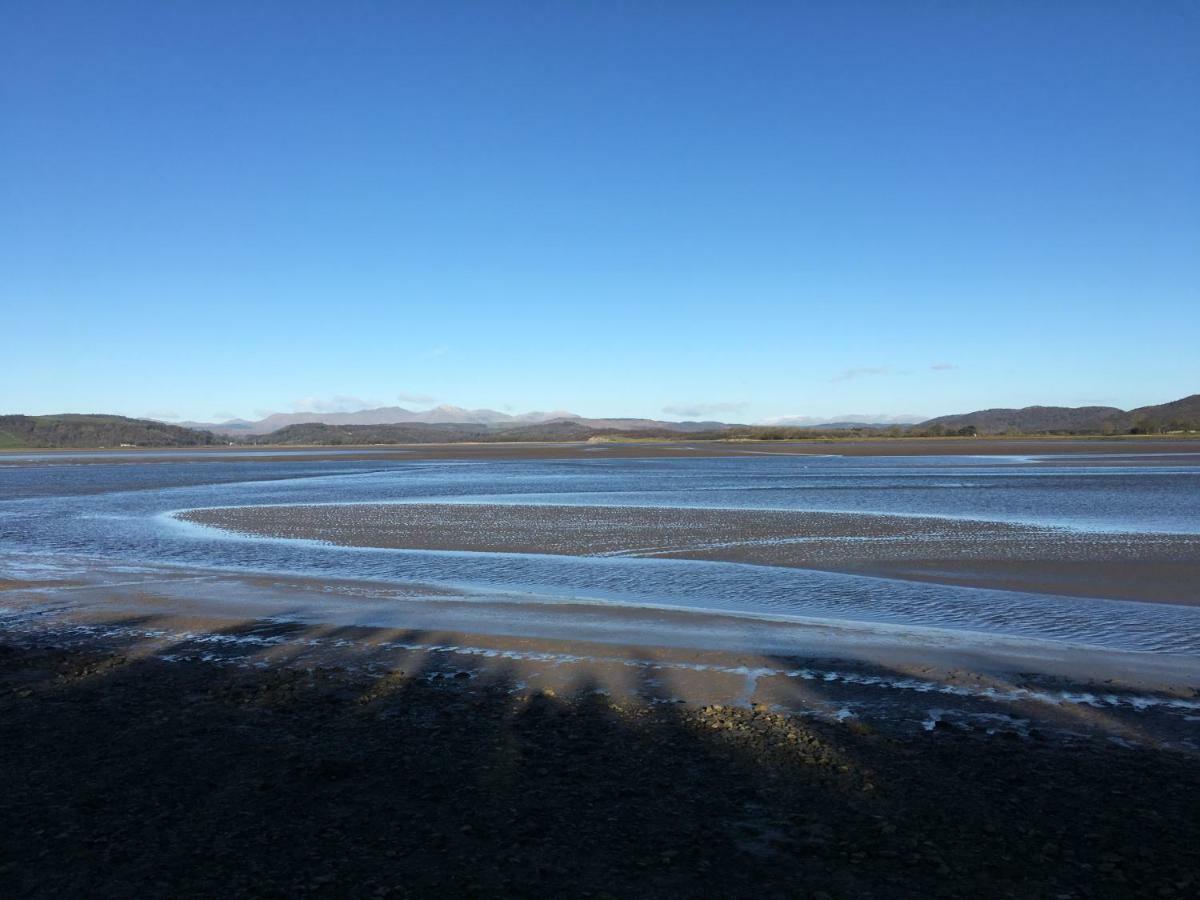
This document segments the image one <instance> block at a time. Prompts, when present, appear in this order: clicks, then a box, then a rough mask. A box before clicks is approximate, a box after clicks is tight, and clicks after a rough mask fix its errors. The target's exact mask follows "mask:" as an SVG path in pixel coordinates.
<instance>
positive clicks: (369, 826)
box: [0, 442, 1200, 897]
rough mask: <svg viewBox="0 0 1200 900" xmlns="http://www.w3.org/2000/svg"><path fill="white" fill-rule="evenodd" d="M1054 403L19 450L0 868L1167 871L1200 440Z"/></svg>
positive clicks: (1, 578) (425, 873)
mask: <svg viewBox="0 0 1200 900" xmlns="http://www.w3.org/2000/svg"><path fill="white" fill-rule="evenodd" d="M1085 443H1086V442H1075V451H1076V452H1074V453H1069V454H1064V453H1058V454H1053V453H1048V454H1046V455H1038V454H1036V453H1033V454H1026V453H1024V452H1022V453H1019V454H1008V455H1004V454H1001V455H970V456H966V455H954V454H945V453H921V454H917V455H912V456H900V457H888V456H882V457H881V456H850V455H846V456H830V455H811V454H800V453H796V452H792V451H787V452H780V451H781V450H784V448H779V447H771V448H766V449H764V450H763V452H761V453H760V452H758V450H757V449H756V448H755V447H753V446H750V447H744V446H738V447H733V448H725V449H726V451H727V455H724V456H689V455H688V453H689V451H687V450H686V449H683V446H682V445H681V446H680V447H679V448H675V449H672V450H671V451H670V452H669V453H658V452H656V451H655V450H653V449H642V448H639V447H633V446H617V447H611V448H610V447H607V446H605V445H601V446H599V447H596V446H594V445H577V446H573V447H567V448H564V447H556V448H553V450H552V454H553V455H548V456H544V455H539V454H540V450H532V451H530V453H529V454H528V455H524V456H522V455H520V454H519V453H515V452H514V450H513V449H512V448H501V449H499V450H495V451H493V450H491V449H479V448H467V449H460V450H459V451H457V455H454V453H452V452H451V450H452V448H447V449H446V450H445V454H446V455H439V454H441V453H442V452H443V451H442V450H440V449H439V450H438V451H437V452H436V453H430V452H429V451H428V449H427V448H424V449H423V448H393V449H389V450H387V451H384V452H380V453H363V452H359V451H350V452H347V453H344V454H339V453H336V452H333V453H331V452H328V451H322V452H321V453H319V454H315V455H314V454H309V453H295V454H288V453H286V452H282V451H281V452H276V451H271V453H270V454H268V455H263V456H239V455H236V454H228V455H222V454H221V452H220V451H205V452H204V453H203V454H189V453H178V454H172V453H164V454H155V455H139V454H137V453H128V454H121V453H117V454H112V455H108V456H104V457H99V458H95V457H86V458H85V459H83V460H81V459H80V458H79V457H78V456H72V455H69V454H46V455H45V456H44V457H43V456H38V455H37V454H22V455H21V458H20V459H14V460H13V461H12V462H11V463H6V464H4V465H0V715H2V716H3V721H4V723H5V745H6V754H5V763H4V766H3V778H4V785H3V787H4V789H5V792H6V797H7V798H9V802H8V803H7V804H5V805H4V808H3V812H2V813H0V815H2V816H3V817H4V823H3V829H2V832H3V835H4V842H3V847H4V851H3V852H4V854H5V855H4V856H3V857H2V858H0V888H2V889H3V890H4V893H5V895H11V896H37V895H50V894H55V895H64V894H67V895H70V894H79V893H87V894H88V895H90V896H128V895H129V893H131V892H137V893H139V894H144V895H147V896H164V897H165V896H189V895H194V896H201V895H211V894H212V893H214V892H220V893H223V894H225V895H230V896H262V895H277V896H295V895H299V894H304V895H309V894H311V895H313V896H322V895H327V896H344V895H347V894H354V895H377V896H429V895H431V894H441V895H477V896H513V895H542V896H544V895H547V894H553V895H556V896H605V895H611V896H652V897H675V896H711V895H712V894H713V893H719V894H722V895H727V896H776V895H778V896H814V897H819V896H823V895H824V896H828V897H860V896H876V897H917V896H962V895H964V894H966V893H976V894H980V895H985V896H1012V897H1040V896H1072V897H1091V896H1112V897H1128V896H1161V897H1174V896H1188V895H1189V894H1191V893H1194V892H1195V890H1196V889H1197V886H1198V884H1200V882H1197V879H1196V872H1197V871H1200V858H1198V857H1197V852H1198V851H1197V849H1196V848H1197V847H1200V832H1198V831H1197V829H1198V828H1200V806H1198V805H1197V800H1196V799H1195V798H1196V797H1197V796H1200V606H1197V604H1196V600H1197V597H1196V595H1195V592H1194V591H1195V588H1194V585H1195V583H1196V579H1195V577H1194V575H1195V567H1196V565H1197V556H1198V554H1197V552H1196V549H1197V540H1200V512H1198V509H1197V504H1196V503H1195V498H1196V497H1197V496H1200V455H1198V454H1194V453H1187V452H1184V451H1181V450H1179V449H1178V448H1174V449H1172V450H1170V451H1169V452H1162V453H1156V454H1151V455H1145V454H1139V453H1137V452H1132V451H1131V450H1130V449H1129V448H1130V447H1131V446H1132V445H1129V444H1121V443H1120V442H1112V443H1113V444H1117V445H1118V447H1119V450H1120V452H1117V450H1114V449H1113V448H1112V447H1111V446H1110V444H1108V443H1101V442H1097V444H1096V446H1097V447H1099V448H1101V449H1099V450H1097V451H1096V452H1095V453H1089V452H1086V451H1083V450H1081V449H1080V448H1081V447H1082V446H1084V445H1085ZM1151 443H1153V442H1151ZM950 445H951V446H962V444H961V443H958V442H950ZM1156 446H1157V447H1158V448H1161V446H1162V445H1156ZM1029 449H1030V450H1032V449H1033V448H1029ZM1135 449H1136V448H1135ZM409 450H411V453H410V452H408V451H409ZM548 452H550V451H548ZM7 748H12V751H11V752H9V750H8V749H7ZM49 859H54V860H55V861H56V862H55V864H54V865H53V866H49V865H44V864H42V862H39V860H40V861H43V862H44V861H45V860H49Z"/></svg>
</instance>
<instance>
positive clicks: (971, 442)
mask: <svg viewBox="0 0 1200 900" xmlns="http://www.w3.org/2000/svg"><path fill="white" fill-rule="evenodd" d="M1197 453H1200V435H1197V436H1195V437H1180V436H1159V437H1155V436H1146V435H1116V436H1090V435H1089V436H1061V437H1060V436H1055V437H1048V436H1036V437H985V438H970V437H942V438H915V437H912V438H910V437H880V438H813V439H811V440H799V441H751V440H741V439H738V440H693V441H688V440H633V441H625V440H598V441H575V442H530V443H523V442H517V441H513V442H503V443H499V442H498V443H471V442H465V441H464V442H456V443H450V444H433V443H429V444H345V445H317V444H311V445H300V444H286V445H284V444H281V445H269V444H254V445H249V444H245V445H243V444H231V445H227V446H219V447H216V446H214V447H186V448H172V447H95V448H89V449H80V448H47V449H38V448H32V447H22V448H12V449H0V465H22V464H29V463H36V464H44V463H47V462H54V461H56V460H68V461H70V462H72V463H75V464H78V463H88V462H110V461H115V460H118V459H125V458H132V459H137V458H139V457H157V456H162V457H165V458H172V457H182V456H186V457H188V458H194V459H198V460H203V459H217V460H220V459H229V458H234V457H238V458H246V459H259V460H272V459H279V458H287V457H291V456H295V455H298V454H303V455H304V456H305V457H306V458H309V459H314V460H318V459H326V458H330V459H343V460H346V459H363V458H369V459H390V458H403V459H412V460H422V459H570V458H575V457H580V458H595V457H606V456H607V457H613V458H638V457H649V458H653V457H672V456H681V457H684V456H691V457H724V456H741V455H746V454H751V455H757V454H772V455H775V454H782V455H798V456H806V455H818V456H820V455H833V456H955V455H964V456H1064V455H1076V454H1078V455H1086V456H1104V455H1113V454H1117V455H1126V454H1156V456H1152V457H1151V458H1148V459H1147V460H1146V461H1145V463H1144V464H1147V465H1170V464H1172V463H1173V462H1180V463H1182V462H1190V461H1187V460H1181V459H1172V457H1171V456H1170V454H1197ZM101 454H103V455H101Z"/></svg>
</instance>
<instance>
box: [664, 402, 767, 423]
mask: <svg viewBox="0 0 1200 900" xmlns="http://www.w3.org/2000/svg"><path fill="white" fill-rule="evenodd" d="M749 406H750V404H749V403H747V402H746V401H744V400H733V401H726V402H722V403H672V404H669V405H667V406H664V407H663V408H662V411H663V412H664V413H666V414H667V415H668V416H683V417H685V418H689V419H695V418H701V417H703V416H720V415H731V414H732V415H736V414H737V413H741V412H744V411H745V410H746V409H747V408H748V407H749Z"/></svg>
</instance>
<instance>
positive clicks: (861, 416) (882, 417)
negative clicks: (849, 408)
mask: <svg viewBox="0 0 1200 900" xmlns="http://www.w3.org/2000/svg"><path fill="white" fill-rule="evenodd" d="M928 418H929V416H923V415H918V414H917V413H843V414H842V415H837V416H775V417H773V418H769V419H762V420H760V421H759V423H758V424H760V425H795V426H799V427H806V426H809V425H832V424H836V423H838V422H866V423H869V424H872V425H911V424H912V423H914V422H924V421H925V420H926V419H928Z"/></svg>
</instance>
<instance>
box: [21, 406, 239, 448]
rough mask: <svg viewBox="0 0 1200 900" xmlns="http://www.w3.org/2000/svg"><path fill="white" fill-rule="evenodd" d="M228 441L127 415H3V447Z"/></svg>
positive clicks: (185, 444)
mask: <svg viewBox="0 0 1200 900" xmlns="http://www.w3.org/2000/svg"><path fill="white" fill-rule="evenodd" d="M223 443H226V442H225V441H222V440H221V439H220V438H218V437H217V436H216V435H214V434H212V433H211V432H208V431H197V430H195V429H192V428H180V427H179V426H178V425H167V424H166V423H164V422H154V421H151V420H149V419H128V418H126V417H125V416H103V415H75V414H64V415H57V416H0V447H3V448H20V447H30V448H33V447H43V448H63V447H74V448H79V449H84V448H96V447H123V446H132V447H204V446H209V445H211V444H223Z"/></svg>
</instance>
